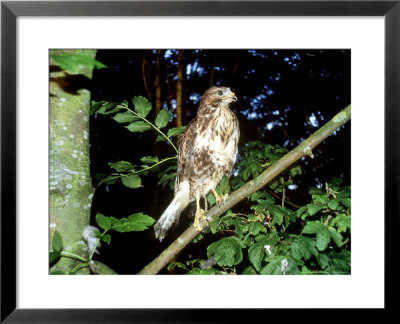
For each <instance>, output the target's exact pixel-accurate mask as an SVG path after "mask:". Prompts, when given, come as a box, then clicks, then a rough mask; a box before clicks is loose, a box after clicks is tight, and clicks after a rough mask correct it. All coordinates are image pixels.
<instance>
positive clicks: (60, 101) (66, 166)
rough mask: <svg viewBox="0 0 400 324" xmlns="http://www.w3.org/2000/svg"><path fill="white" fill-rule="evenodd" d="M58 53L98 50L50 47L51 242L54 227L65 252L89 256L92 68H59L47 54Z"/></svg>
mask: <svg viewBox="0 0 400 324" xmlns="http://www.w3.org/2000/svg"><path fill="white" fill-rule="evenodd" d="M60 54H86V55H88V56H91V57H95V55H96V50H50V101H49V102H50V109H49V117H50V118H49V137H50V138H49V164H50V170H49V190H50V201H49V204H50V206H49V209H50V219H49V223H50V231H49V234H50V240H49V242H50V243H51V239H52V237H53V235H54V231H55V230H57V231H58V232H60V234H61V237H62V240H63V243H64V244H63V249H64V250H65V251H68V252H72V253H75V254H78V255H81V256H83V257H87V247H86V243H84V242H83V241H82V231H83V228H84V227H85V226H86V225H88V224H89V221H90V208H91V201H92V197H93V192H94V190H93V187H92V183H91V178H90V164H89V113H90V91H89V90H88V87H89V84H90V79H91V77H92V72H93V67H88V66H83V65H82V66H79V71H78V72H74V73H73V72H69V71H63V70H61V69H60V68H59V67H58V66H57V65H56V64H55V62H54V60H53V59H52V57H51V55H60ZM50 246H51V244H50ZM50 249H51V247H50ZM77 262H79V261H76V260H74V259H70V258H65V257H63V258H61V259H60V261H59V262H57V263H56V264H55V265H54V266H53V267H52V268H51V271H62V272H64V273H68V271H70V270H71V269H72V268H73V267H74V266H76V264H77ZM78 273H88V270H87V268H86V269H82V270H80V271H79V272H78Z"/></svg>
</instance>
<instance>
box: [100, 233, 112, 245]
mask: <svg viewBox="0 0 400 324" xmlns="http://www.w3.org/2000/svg"><path fill="white" fill-rule="evenodd" d="M101 239H102V240H103V242H104V243H107V244H108V245H110V243H111V235H110V234H105V235H103V236H102V237H101Z"/></svg>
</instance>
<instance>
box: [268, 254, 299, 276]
mask: <svg viewBox="0 0 400 324" xmlns="http://www.w3.org/2000/svg"><path fill="white" fill-rule="evenodd" d="M283 259H286V261H287V267H286V271H285V274H287V275H291V274H300V271H299V269H298V267H299V265H302V262H301V261H299V260H296V259H294V258H292V257H290V256H283V255H278V256H274V257H272V258H271V261H270V262H269V263H268V264H267V265H266V266H265V267H263V268H262V269H261V271H260V273H261V274H283V272H282V270H283V269H282V260H283Z"/></svg>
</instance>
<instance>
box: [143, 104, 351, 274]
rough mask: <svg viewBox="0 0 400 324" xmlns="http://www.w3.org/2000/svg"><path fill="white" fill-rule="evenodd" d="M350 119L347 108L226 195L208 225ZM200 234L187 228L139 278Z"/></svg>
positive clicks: (158, 267) (155, 270)
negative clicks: (256, 175)
mask: <svg viewBox="0 0 400 324" xmlns="http://www.w3.org/2000/svg"><path fill="white" fill-rule="evenodd" d="M350 117H351V105H348V106H347V107H346V108H345V109H344V110H342V111H341V112H340V113H338V114H337V115H336V116H334V117H333V118H332V119H331V120H330V121H329V122H327V123H326V124H325V125H324V126H322V127H321V128H320V129H319V130H317V131H316V132H315V133H314V134H313V135H311V136H310V137H309V138H307V139H305V140H304V141H303V142H301V143H300V145H298V146H297V147H296V148H294V149H293V150H292V151H290V152H289V153H287V154H286V155H285V156H283V157H282V158H281V159H280V160H279V161H277V162H275V163H274V164H273V165H271V166H270V167H269V168H268V169H267V170H265V171H264V172H262V173H261V174H260V175H259V176H258V177H257V178H255V179H253V180H251V181H249V182H247V183H246V184H245V185H243V186H242V187H240V188H239V189H238V190H236V191H234V192H233V193H231V194H230V195H229V197H228V198H227V199H226V200H225V201H224V202H222V203H221V204H219V205H216V206H214V207H213V208H211V209H210V210H209V211H208V212H207V213H206V217H207V220H208V221H209V222H212V221H213V220H215V219H216V218H217V217H218V216H220V215H222V214H223V213H225V212H226V211H227V210H229V209H230V208H232V207H233V206H234V205H236V204H237V203H238V202H240V201H241V200H243V199H245V198H246V197H248V196H249V195H251V194H252V193H254V192H256V191H257V190H259V189H261V188H262V187H264V186H265V185H267V184H268V183H269V182H271V181H272V180H273V179H274V178H275V177H277V176H278V175H279V174H280V173H281V172H282V171H284V170H286V169H287V168H288V167H289V166H291V165H292V164H293V163H295V162H296V161H298V160H299V159H300V158H301V157H303V156H306V155H308V156H310V157H311V158H313V157H314V156H313V154H312V150H313V149H314V148H315V147H316V146H317V145H318V144H320V143H321V142H322V141H323V140H325V139H326V138H327V137H328V136H329V135H331V134H332V133H333V132H334V131H335V130H337V129H338V128H340V127H341V126H343V125H344V124H345V123H346V122H347V121H349V120H350ZM201 225H202V226H203V228H204V227H206V226H207V224H206V222H205V221H204V220H202V223H201ZM198 234H199V232H198V231H197V229H196V228H194V227H193V226H190V227H189V228H188V229H187V230H186V231H185V232H183V233H182V234H181V235H180V236H179V237H178V238H177V239H176V240H175V241H174V242H173V243H172V244H171V245H170V246H169V247H167V248H166V249H165V250H164V251H163V252H162V253H161V254H160V255H159V256H158V257H156V258H155V259H154V260H153V261H152V262H150V263H149V264H148V265H147V266H146V267H144V268H143V269H142V270H141V271H140V272H139V273H138V274H157V273H158V272H159V271H160V270H161V269H162V268H164V267H165V266H166V265H167V264H168V263H169V262H170V261H171V260H172V259H173V258H174V257H175V256H176V255H177V254H178V253H179V252H180V251H182V249H183V248H184V247H185V246H186V245H187V244H189V243H190V242H191V241H192V240H193V239H194V238H195V237H196V236H197V235H198Z"/></svg>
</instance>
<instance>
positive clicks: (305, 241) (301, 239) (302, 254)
mask: <svg viewBox="0 0 400 324" xmlns="http://www.w3.org/2000/svg"><path fill="white" fill-rule="evenodd" d="M291 250H292V255H293V257H294V258H296V259H298V260H300V259H302V258H304V260H308V259H309V258H311V256H312V255H315V256H317V255H318V251H317V249H316V248H315V241H314V240H313V239H311V238H309V237H305V236H298V237H296V238H295V239H294V241H293V242H292V245H291Z"/></svg>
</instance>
